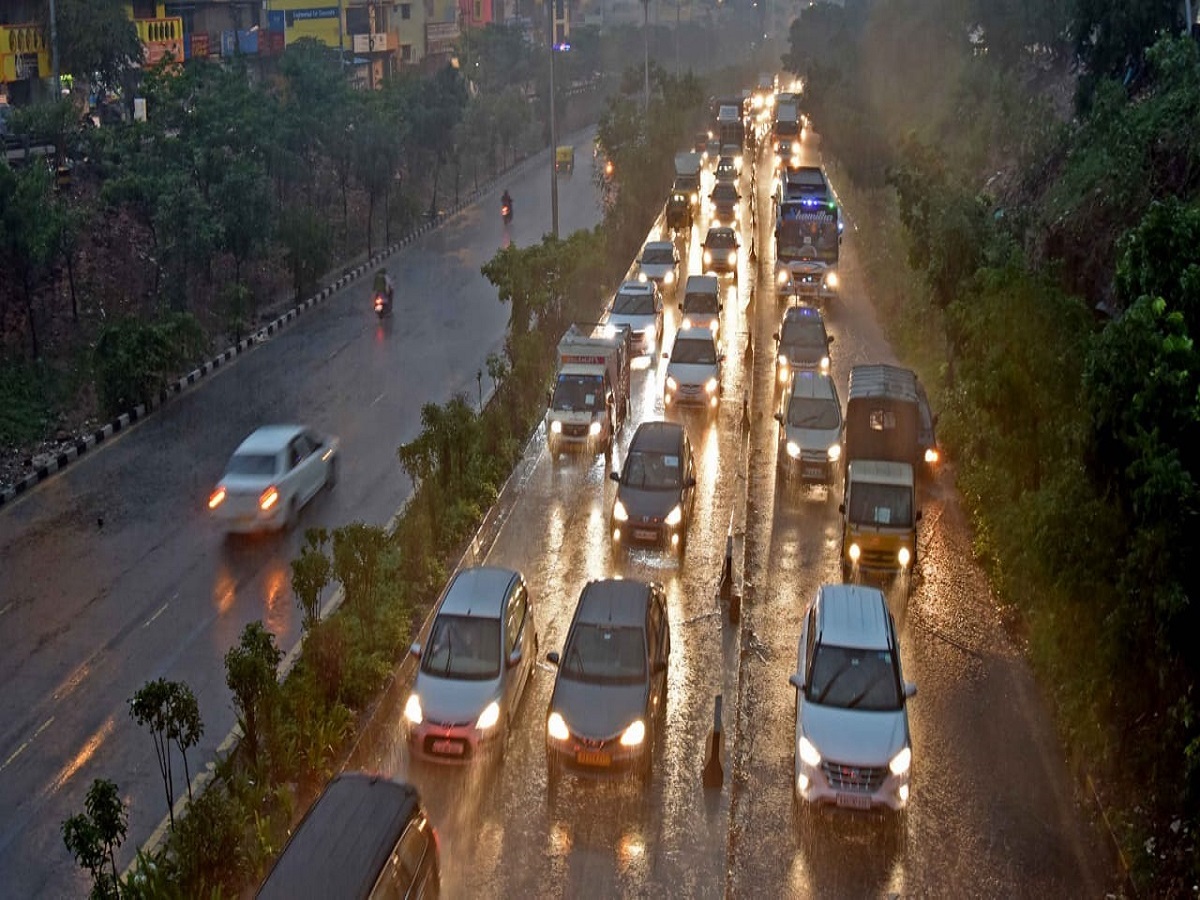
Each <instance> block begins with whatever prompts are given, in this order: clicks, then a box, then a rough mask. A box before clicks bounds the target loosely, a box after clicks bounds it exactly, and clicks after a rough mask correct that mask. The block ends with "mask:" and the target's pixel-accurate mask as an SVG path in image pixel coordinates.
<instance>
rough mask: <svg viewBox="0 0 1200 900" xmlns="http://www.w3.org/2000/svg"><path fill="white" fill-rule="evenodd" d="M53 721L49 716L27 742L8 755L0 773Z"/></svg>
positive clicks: (52, 717)
mask: <svg viewBox="0 0 1200 900" xmlns="http://www.w3.org/2000/svg"><path fill="white" fill-rule="evenodd" d="M53 721H54V716H51V717H50V718H48V719H47V720H46V721H45V722H43V723H42V724H41V727H40V728H38V730H37V731H35V732H34V733H33V734H32V735H31V736H30V738H29V740H27V741H25V742H24V743H23V744H21V746H20V747H18V748H17V749H16V750H14V751H13V752H12V753H11V754H9V757H8V759H6V760H5V761H4V765H2V766H0V772H3V771H4V770H5V769H7V768H8V767H9V766H10V765H11V764H12V761H13V760H14V759H16V758H17V757H18V756H20V755H21V754H22V753H23V752H25V748H27V747H28V746H29V745H30V744H32V743H33V742H34V741H35V740H37V736H38V735H39V734H41V733H42V732H43V731H45V730H46V729H47V728H49V727H50V723H52V722H53Z"/></svg>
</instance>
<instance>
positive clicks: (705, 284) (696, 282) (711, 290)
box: [683, 275, 721, 294]
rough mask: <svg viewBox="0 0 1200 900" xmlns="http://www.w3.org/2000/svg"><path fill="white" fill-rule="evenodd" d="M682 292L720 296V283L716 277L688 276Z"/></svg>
mask: <svg viewBox="0 0 1200 900" xmlns="http://www.w3.org/2000/svg"><path fill="white" fill-rule="evenodd" d="M683 292H684V293H685V294H720V293H721V281H720V279H718V278H717V276H716V275H689V276H688V279H687V281H686V282H685V284H684V288H683Z"/></svg>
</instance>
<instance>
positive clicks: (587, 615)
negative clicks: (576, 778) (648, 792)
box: [546, 579, 671, 788]
mask: <svg viewBox="0 0 1200 900" xmlns="http://www.w3.org/2000/svg"><path fill="white" fill-rule="evenodd" d="M670 655H671V629H670V627H669V623H668V620H667V601H666V595H665V594H664V592H663V588H662V585H660V584H646V583H644V582H640V581H632V580H629V579H607V580H602V581H590V582H588V583H587V584H586V585H585V586H584V588H583V592H582V593H581V594H580V597H579V603H578V604H577V605H576V607H575V615H574V617H573V618H572V620H571V630H570V631H568V632H567V642H566V644H565V645H564V647H563V652H562V655H561V656H560V655H559V654H558V653H548V654H546V659H547V660H549V661H550V663H551V664H552V665H555V666H557V667H558V675H557V676H556V677H555V679H554V691H553V693H552V694H551V695H550V706H549V708H548V709H547V712H546V764H547V769H548V774H549V781H550V786H551V787H552V788H553V787H554V785H555V783H556V782H557V780H558V777H559V775H560V774H561V773H562V772H563V770H570V771H571V772H574V773H579V774H588V775H600V776H606V775H615V774H620V773H628V772H633V773H636V774H637V775H639V776H640V777H642V778H647V777H649V775H650V771H651V768H652V763H653V758H654V745H655V739H656V737H657V736H658V733H659V730H660V729H661V728H662V725H663V721H664V717H663V713H664V711H665V709H666V693H667V663H668V660H669V659H670Z"/></svg>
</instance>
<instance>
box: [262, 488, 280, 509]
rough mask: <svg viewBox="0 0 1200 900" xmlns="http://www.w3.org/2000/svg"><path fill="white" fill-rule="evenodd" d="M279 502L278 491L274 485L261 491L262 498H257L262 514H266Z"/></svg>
mask: <svg viewBox="0 0 1200 900" xmlns="http://www.w3.org/2000/svg"><path fill="white" fill-rule="evenodd" d="M278 502H279V489H278V488H276V487H275V486H274V485H272V486H271V487H269V488H267V489H266V490H265V491H263V493H262V496H261V497H259V498H258V507H259V509H261V510H262V511H263V512H266V511H267V510H268V509H270V508H271V507H272V506H274V505H275V504H276V503H278Z"/></svg>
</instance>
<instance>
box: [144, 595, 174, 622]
mask: <svg viewBox="0 0 1200 900" xmlns="http://www.w3.org/2000/svg"><path fill="white" fill-rule="evenodd" d="M170 605H171V601H170V600H168V601H167V602H166V603H164V604H163V605H162V606H160V607H159V608H158V612H156V613H155V614H154V615H152V616H151V617H150V618H148V619H147V620H146V621H145V622H144V623H143V624H142V627H143V628H149V627H150V623H151V622H153V621H154V620H155V619H157V618H158V617H159V616H161V615H162V614H163V611H164V610H165V609H166V608H167V607H168V606H170Z"/></svg>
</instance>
